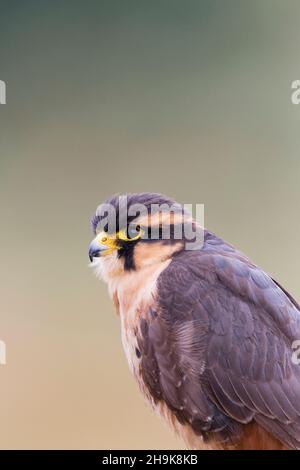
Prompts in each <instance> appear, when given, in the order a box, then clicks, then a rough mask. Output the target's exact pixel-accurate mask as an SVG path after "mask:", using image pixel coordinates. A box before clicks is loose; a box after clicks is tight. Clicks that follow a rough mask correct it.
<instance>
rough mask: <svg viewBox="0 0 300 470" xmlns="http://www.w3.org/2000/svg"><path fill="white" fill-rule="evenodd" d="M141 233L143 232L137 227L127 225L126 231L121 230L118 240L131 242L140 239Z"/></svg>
mask: <svg viewBox="0 0 300 470" xmlns="http://www.w3.org/2000/svg"><path fill="white" fill-rule="evenodd" d="M143 233H144V231H143V230H142V229H141V227H140V226H139V225H134V224H132V225H129V226H128V227H127V229H125V230H121V231H120V232H119V233H118V237H119V238H120V240H123V241H125V242H132V241H135V240H138V239H139V238H141V236H142V235H143Z"/></svg>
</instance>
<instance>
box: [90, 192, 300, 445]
mask: <svg viewBox="0 0 300 470" xmlns="http://www.w3.org/2000/svg"><path fill="white" fill-rule="evenodd" d="M125 198H126V205H125V204H124V203H123V202H122V203H121V200H122V201H123V199H122V198H121V197H120V196H118V195H115V196H112V197H111V198H110V199H108V200H107V201H105V203H103V204H102V205H100V206H99V207H98V209H97V211H96V214H95V216H94V217H93V219H92V225H93V230H94V232H95V238H94V240H93V241H92V242H91V244H90V247H89V257H90V260H91V265H92V267H93V268H94V269H95V273H96V275H97V276H98V277H100V278H102V279H103V280H104V281H105V282H106V283H107V284H108V290H109V293H110V296H111V298H112V300H113V302H114V305H115V309H116V311H117V313H118V315H119V317H120V323H121V334H122V343H123V347H124V351H125V354H126V357H127V360H128V364H129V367H130V370H131V371H132V373H133V375H134V376H135V378H136V380H137V382H138V385H139V387H140V390H141V392H142V393H143V395H144V396H145V397H146V400H147V401H148V402H150V404H151V406H152V407H153V409H154V410H155V411H156V412H157V413H158V414H159V415H161V416H162V417H163V418H164V419H166V420H167V422H168V423H169V425H170V426H171V427H172V428H173V430H174V431H175V432H176V434H178V435H179V436H180V437H181V438H182V439H183V440H184V442H185V444H186V445H187V447H189V448H190V449H233V450H238V449H300V365H299V364H298V362H299V361H295V354H294V350H293V344H295V341H298V342H299V339H300V314H299V312H300V306H299V304H298V303H297V302H296V301H295V300H294V299H293V297H292V296H291V295H290V294H289V293H288V292H287V291H286V290H285V289H284V288H283V287H281V286H280V284H278V282H276V281H275V280H274V279H272V278H271V277H270V276H269V275H268V274H266V273H265V272H264V271H263V270H262V269H260V268H259V267H258V266H256V265H255V264H254V263H252V262H251V261H250V260H249V258H247V256H245V255H244V254H243V253H241V252H240V251H239V250H237V249H236V248H234V247H233V246H232V245H230V244H229V243H227V242H225V241H224V240H222V239H221V238H220V237H218V236H217V235H215V234H214V233H212V232H211V231H209V230H207V229H204V228H202V227H200V225H199V224H198V222H197V221H196V219H193V217H192V215H191V214H189V213H188V212H187V211H186V210H185V209H184V207H183V205H181V204H178V203H176V202H175V201H174V200H173V199H172V198H169V197H166V196H163V195H160V194H156V193H138V194H128V195H126V196H125ZM136 206H137V207H142V208H143V210H140V211H137V210H134V209H135V208H136ZM153 207H155V208H156V210H153ZM168 208H169V209H170V208H172V211H171V210H169V211H168ZM186 224H190V225H191V227H192V228H193V229H195V233H196V232H197V230H198V229H199V230H202V233H203V240H202V243H201V246H198V247H196V248H194V249H187V237H186V235H185V230H183V228H184V226H185V225H186ZM152 233H154V234H155V236H151V234H152ZM166 233H168V235H169V236H165V234H166ZM180 233H181V234H182V235H181V236H178V234H180Z"/></svg>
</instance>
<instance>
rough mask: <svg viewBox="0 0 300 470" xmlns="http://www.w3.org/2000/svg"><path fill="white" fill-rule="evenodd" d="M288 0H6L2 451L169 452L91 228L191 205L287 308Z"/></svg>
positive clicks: (2, 20)
mask: <svg viewBox="0 0 300 470" xmlns="http://www.w3.org/2000/svg"><path fill="white" fill-rule="evenodd" d="M299 17H300V3H299V1H298V0H286V1H284V2H283V1H282V0H248V1H246V0H226V1H225V0H203V1H202V0H186V1H185V2H183V1H181V0H159V1H156V0H151V1H143V0H128V1H125V0H122V1H121V0H120V1H117V0H105V1H102V0H84V1H83V0H81V1H75V0H72V1H71V0H64V1H57V0H52V1H50V0H48V1H45V0H39V1H38V0H36V1H30V0H27V1H26V2H25V1H22V0H19V1H16V0H9V1H8V0H7V1H6V0H1V1H0V79H1V80H5V81H6V83H7V105H1V106H0V171H1V172H0V213H1V243H0V252H1V258H0V259H1V270H0V290H1V293H0V303H1V305H0V308H1V310H0V313H1V314H0V339H2V340H4V341H5V342H6V345H7V365H6V366H0V447H1V448H82V449H83V448H102V449H104V448H110V449H114V448H123V449H126V448H134V449H135V448H150V449H153V448H160V449H164V448H176V447H181V448H182V447H183V444H182V443H181V442H180V441H178V440H177V439H176V438H175V437H173V436H172V434H171V432H170V431H169V430H168V429H167V428H166V427H165V426H164V424H163V423H162V422H161V421H160V420H159V419H158V418H157V417H156V416H155V415H154V414H153V413H152V412H151V410H150V409H149V408H148V407H147V406H146V405H145V404H144V401H143V398H142V397H141V396H140V394H139V391H138V388H137V386H136V384H135V383H134V380H133V378H132V377H131V376H130V373H129V371H128V369H127V364H126V360H125V357H124V355H123V352H122V347H121V342H120V331H119V330H120V328H119V321H118V318H117V317H116V315H115V314H114V310H113V307H112V304H111V302H110V300H109V297H108V294H107V290H106V286H105V285H103V284H101V283H100V282H99V281H97V280H96V279H95V278H94V276H93V273H92V271H91V270H90V269H89V268H88V256H87V249H88V244H89V241H90V239H91V237H92V235H91V231H90V226H89V221H90V217H91V215H92V214H93V211H94V210H95V208H96V206H97V205H98V204H99V203H100V202H101V201H102V200H103V199H105V198H106V197H107V196H109V195H110V194H112V193H114V192H126V191H147V190H149V191H159V192H163V193H166V194H168V195H172V196H175V197H176V199H178V200H179V201H181V202H185V203H197V202H198V203H204V204H205V221H206V226H207V227H209V228H210V229H212V230H214V231H216V232H217V233H218V234H220V235H222V236H223V237H224V238H226V239H227V240H228V241H230V242H232V243H234V244H236V245H237V246H238V247H239V248H240V249H242V250H243V251H245V252H246V253H247V254H248V255H249V256H250V257H251V258H253V260H254V261H255V262H257V263H258V264H259V265H261V266H262V267H263V268H264V269H265V270H266V271H268V272H270V273H271V274H272V275H273V276H275V278H276V279H278V280H279V281H280V282H281V283H282V284H283V285H284V286H285V287H286V288H287V289H288V290H289V291H290V292H291V293H292V294H294V295H295V296H296V298H298V299H300V276H299V272H300V270H299V259H300V246H299V231H300V219H299V199H300V184H299V183H300V156H299V151H300V139H299V135H300V134H299V126H300V106H299V107H298V106H295V105H292V103H291V99H290V96H291V89H290V86H291V82H292V81H293V80H295V79H300V62H299V40H300V29H299Z"/></svg>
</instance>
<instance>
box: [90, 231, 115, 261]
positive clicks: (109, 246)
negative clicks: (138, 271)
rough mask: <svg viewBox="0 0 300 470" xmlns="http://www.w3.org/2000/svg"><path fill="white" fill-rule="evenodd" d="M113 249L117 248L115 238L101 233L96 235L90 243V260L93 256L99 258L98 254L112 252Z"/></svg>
mask: <svg viewBox="0 0 300 470" xmlns="http://www.w3.org/2000/svg"><path fill="white" fill-rule="evenodd" d="M115 249H117V245H116V243H115V240H113V239H110V238H109V237H108V236H107V235H105V234H102V233H101V234H99V235H97V237H95V238H94V240H93V241H92V242H91V244H90V247H89V258H90V261H91V262H93V259H94V258H99V257H100V256H103V255H108V254H109V253H112V252H113V251H114V250H115Z"/></svg>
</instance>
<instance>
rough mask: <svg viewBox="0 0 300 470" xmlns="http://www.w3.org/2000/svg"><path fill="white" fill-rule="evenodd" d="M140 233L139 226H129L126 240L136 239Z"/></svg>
mask: <svg viewBox="0 0 300 470" xmlns="http://www.w3.org/2000/svg"><path fill="white" fill-rule="evenodd" d="M140 232H141V227H140V225H130V226H129V227H128V230H127V234H128V238H136V237H137V236H138V235H139V234H140Z"/></svg>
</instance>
